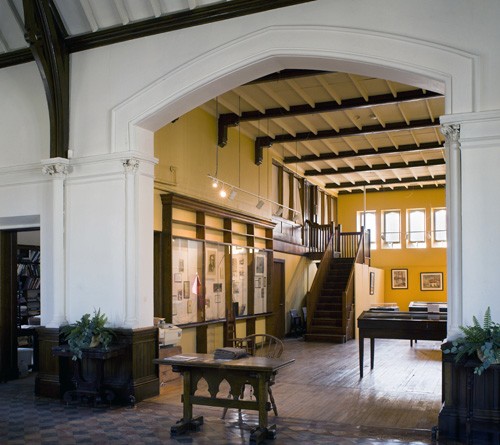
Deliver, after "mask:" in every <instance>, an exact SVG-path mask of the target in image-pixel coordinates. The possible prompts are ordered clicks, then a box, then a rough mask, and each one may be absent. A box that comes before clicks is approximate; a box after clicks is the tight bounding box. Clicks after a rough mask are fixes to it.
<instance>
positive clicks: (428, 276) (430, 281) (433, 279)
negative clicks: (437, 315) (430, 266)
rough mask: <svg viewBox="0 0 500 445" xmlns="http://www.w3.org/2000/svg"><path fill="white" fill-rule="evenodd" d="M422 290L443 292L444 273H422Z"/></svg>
mask: <svg viewBox="0 0 500 445" xmlns="http://www.w3.org/2000/svg"><path fill="white" fill-rule="evenodd" d="M420 290H422V291H424V290H443V272H422V273H420Z"/></svg>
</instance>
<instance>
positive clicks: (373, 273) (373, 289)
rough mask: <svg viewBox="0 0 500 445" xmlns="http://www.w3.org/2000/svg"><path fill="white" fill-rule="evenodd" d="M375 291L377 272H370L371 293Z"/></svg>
mask: <svg viewBox="0 0 500 445" xmlns="http://www.w3.org/2000/svg"><path fill="white" fill-rule="evenodd" d="M374 293H375V272H370V295H373V294H374Z"/></svg>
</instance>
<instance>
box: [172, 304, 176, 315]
mask: <svg viewBox="0 0 500 445" xmlns="http://www.w3.org/2000/svg"><path fill="white" fill-rule="evenodd" d="M172 315H177V304H176V303H173V304H172Z"/></svg>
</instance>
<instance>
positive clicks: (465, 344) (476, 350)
mask: <svg viewBox="0 0 500 445" xmlns="http://www.w3.org/2000/svg"><path fill="white" fill-rule="evenodd" d="M472 323H473V324H472V326H460V330H461V331H462V332H463V334H464V336H463V337H459V338H457V339H456V340H454V341H453V342H452V346H451V348H448V349H444V350H443V353H445V354H456V356H455V361H456V362H458V361H460V359H461V358H462V357H463V356H464V355H473V354H477V356H478V358H479V359H480V360H481V365H479V366H477V367H476V368H475V369H474V373H475V374H478V375H481V374H482V373H483V371H484V370H486V369H488V368H489V366H490V365H492V364H495V363H500V324H498V323H495V322H493V321H492V320H491V311H490V308H489V307H488V309H486V312H485V313H484V319H483V325H482V326H481V324H480V323H479V321H478V320H477V318H476V317H472Z"/></svg>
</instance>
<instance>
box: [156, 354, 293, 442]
mask: <svg viewBox="0 0 500 445" xmlns="http://www.w3.org/2000/svg"><path fill="white" fill-rule="evenodd" d="M294 361H295V360H292V359H287V360H283V359H273V358H267V357H245V358H241V359H238V360H215V359H214V358H213V354H182V355H177V356H173V357H169V358H164V359H155V360H153V363H155V364H157V365H172V369H173V371H174V372H180V373H182V375H183V378H184V383H183V386H184V390H183V396H182V402H183V417H182V419H181V420H180V421H179V422H177V423H176V424H175V425H173V426H172V427H171V429H170V433H171V434H172V435H177V434H181V433H183V432H186V431H197V430H198V429H199V427H200V426H201V425H202V424H203V416H198V417H193V405H209V406H219V407H221V408H224V407H228V408H237V409H249V410H256V411H258V412H259V425H258V427H257V428H256V429H254V430H252V433H251V435H250V443H259V442H260V441H262V440H265V439H267V438H274V437H276V425H272V426H268V416H267V412H268V411H269V410H270V409H271V406H270V403H269V401H268V388H269V384H270V383H272V382H273V381H274V378H275V376H276V373H277V372H278V370H279V369H281V368H283V367H285V366H288V365H290V364H291V363H292V362H294ZM201 378H204V379H205V380H206V381H207V383H208V391H209V393H210V397H208V396H201V395H196V390H197V388H198V382H199V381H200V379H201ZM223 380H226V381H227V382H228V383H229V385H230V387H231V394H232V395H233V398H228V397H227V394H224V396H223V398H222V397H221V398H218V397H217V394H218V393H219V385H220V383H221V382H222V381H223ZM245 384H248V385H251V386H252V387H253V389H254V394H255V398H256V400H243V399H241V398H240V394H241V388H242V387H243V386H244V385H245Z"/></svg>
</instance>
